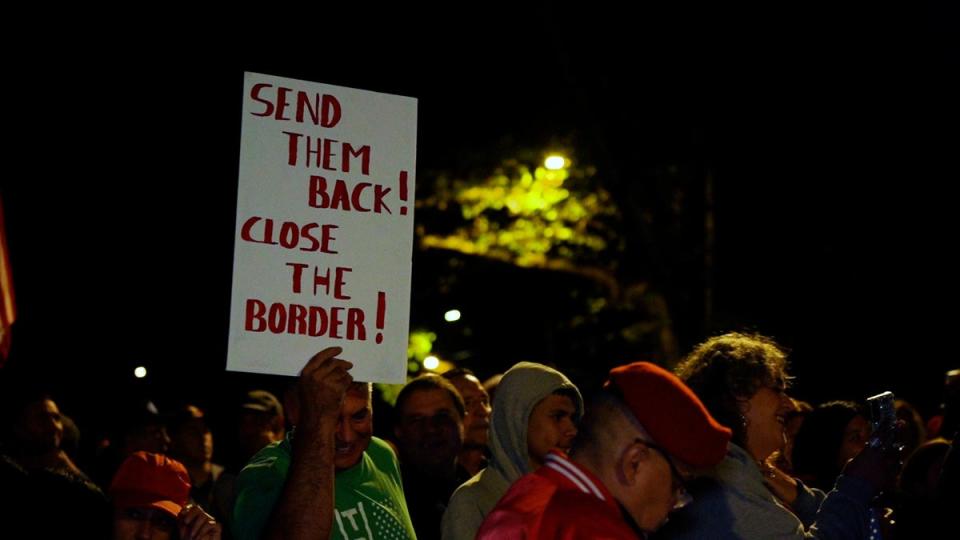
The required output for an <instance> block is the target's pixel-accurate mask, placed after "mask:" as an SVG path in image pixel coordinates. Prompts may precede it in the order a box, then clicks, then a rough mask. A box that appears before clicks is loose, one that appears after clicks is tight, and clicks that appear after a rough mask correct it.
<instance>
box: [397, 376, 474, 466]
mask: <svg viewBox="0 0 960 540" xmlns="http://www.w3.org/2000/svg"><path fill="white" fill-rule="evenodd" d="M395 414H396V424H395V425H394V436H395V437H396V439H397V449H398V450H399V452H400V462H401V466H402V467H404V466H405V467H412V468H413V469H416V470H417V471H420V472H421V473H425V474H428V475H437V476H448V475H451V474H452V473H453V471H454V469H455V467H456V458H457V454H458V453H459V452H460V447H461V445H462V444H463V417H464V415H465V406H464V404H463V398H462V397H460V394H459V392H457V389H456V388H454V386H453V385H452V384H450V382H449V381H447V380H446V379H444V378H443V377H440V376H439V375H433V374H429V375H421V376H420V377H417V378H416V379H413V380H412V381H410V382H409V383H407V384H406V385H405V386H404V387H403V389H401V390H400V393H399V394H398V396H397V404H396V413H395Z"/></svg>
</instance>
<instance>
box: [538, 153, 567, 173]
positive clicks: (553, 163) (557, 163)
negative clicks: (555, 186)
mask: <svg viewBox="0 0 960 540" xmlns="http://www.w3.org/2000/svg"><path fill="white" fill-rule="evenodd" d="M566 165H567V158H565V157H563V156H560V155H557V154H552V155H549V156H547V159H545V160H543V166H544V167H546V168H547V169H548V170H551V171H559V170H560V169H562V168H564V167H566Z"/></svg>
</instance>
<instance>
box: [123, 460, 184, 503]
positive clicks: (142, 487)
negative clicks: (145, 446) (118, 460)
mask: <svg viewBox="0 0 960 540" xmlns="http://www.w3.org/2000/svg"><path fill="white" fill-rule="evenodd" d="M110 497H111V499H113V504H114V506H117V507H123V508H129V507H131V506H134V507H150V508H159V509H160V510H164V511H166V512H167V513H169V514H171V515H173V517H177V515H178V514H179V513H180V509H181V508H183V506H185V505H186V504H187V501H189V500H190V474H189V473H187V469H186V467H184V466H183V464H181V463H180V462H179V461H177V460H175V459H170V458H168V457H167V456H164V455H162V454H151V453H148V452H134V453H133V454H131V455H130V457H128V458H127V459H126V461H124V462H123V464H122V465H120V469H119V470H118V471H117V474H115V475H114V476H113V481H112V482H111V483H110Z"/></svg>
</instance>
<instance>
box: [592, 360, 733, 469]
mask: <svg viewBox="0 0 960 540" xmlns="http://www.w3.org/2000/svg"><path fill="white" fill-rule="evenodd" d="M603 387H604V388H607V389H616V390H617V391H618V392H619V394H620V395H621V397H622V398H623V401H624V402H625V403H626V404H627V407H628V408H629V409H630V411H631V412H632V413H633V415H634V416H635V417H636V419H637V421H639V422H640V424H641V425H642V426H643V428H644V429H645V430H646V431H647V433H649V434H650V436H651V437H653V440H654V442H656V443H657V444H658V445H660V446H662V447H663V448H664V450H666V451H667V452H670V455H672V456H674V457H675V458H677V459H679V460H681V461H683V462H684V463H686V464H687V465H691V466H693V467H696V468H706V467H712V466H714V465H716V464H717V463H719V462H720V461H721V460H722V459H723V457H724V456H725V455H726V454H727V443H728V442H730V435H731V432H730V429H728V428H726V427H724V426H722V425H720V423H719V422H717V421H716V420H715V419H714V418H713V417H712V416H710V413H709V412H708V411H707V408H706V407H704V405H703V403H702V402H701V401H700V398H698V397H697V395H696V394H694V393H693V390H690V388H689V387H687V385H686V384H684V383H683V381H681V380H680V379H678V378H677V376H676V375H674V374H673V373H670V372H669V371H667V370H665V369H663V368H661V367H660V366H657V365H655V364H651V363H650V362H634V363H632V364H627V365H625V366H618V367H615V368H613V369H612V370H610V377H609V379H608V380H607V382H606V383H605V384H604V385H603Z"/></svg>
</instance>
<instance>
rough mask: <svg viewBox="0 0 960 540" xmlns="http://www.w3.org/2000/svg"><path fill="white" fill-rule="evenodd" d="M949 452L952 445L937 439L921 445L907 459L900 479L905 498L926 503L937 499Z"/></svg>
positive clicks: (944, 440)
mask: <svg viewBox="0 0 960 540" xmlns="http://www.w3.org/2000/svg"><path fill="white" fill-rule="evenodd" d="M949 450H950V443H949V442H947V440H946V439H941V438H937V439H933V440H930V441H927V442H926V443H924V444H922V445H920V446H919V447H918V448H917V449H916V450H915V451H914V452H913V453H912V454H910V455H909V457H907V459H906V461H905V462H904V464H903V470H902V471H900V479H899V487H900V491H901V492H902V493H903V495H904V497H908V498H910V499H912V500H913V501H919V502H924V503H930V502H932V501H933V500H934V499H935V498H936V497H937V495H938V493H937V488H938V482H939V480H940V471H941V469H942V468H943V463H944V460H945V459H946V457H947V452H948V451H949Z"/></svg>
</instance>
